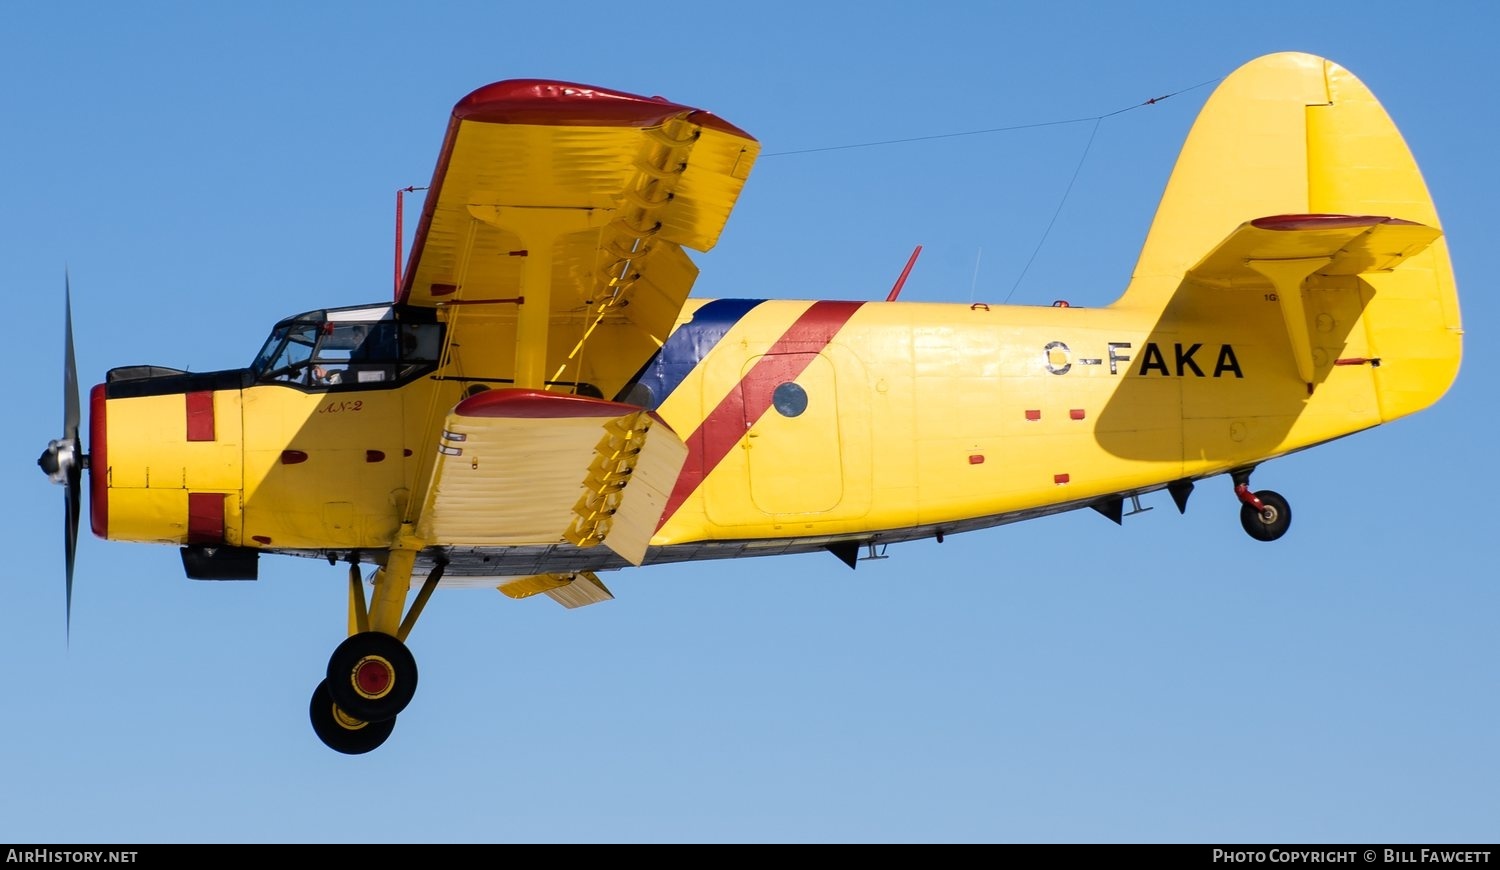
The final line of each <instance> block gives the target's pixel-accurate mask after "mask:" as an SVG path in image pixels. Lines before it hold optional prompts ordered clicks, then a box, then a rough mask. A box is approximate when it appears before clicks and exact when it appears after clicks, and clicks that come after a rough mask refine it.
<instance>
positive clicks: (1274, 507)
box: [1240, 486, 1292, 541]
mask: <svg viewBox="0 0 1500 870" xmlns="http://www.w3.org/2000/svg"><path fill="white" fill-rule="evenodd" d="M1247 495H1248V496H1249V498H1246V496H1247ZM1240 501H1241V502H1243V504H1241V505H1240V525H1242V526H1244V527H1245V531H1246V533H1248V534H1249V535H1250V537H1252V538H1254V539H1255V540H1257V541H1274V540H1276V539H1277V538H1279V537H1281V536H1282V535H1284V534H1286V530H1287V529H1288V528H1290V527H1291V525H1292V507H1291V505H1289V504H1287V500H1286V499H1285V498H1282V496H1281V494H1280V493H1278V492H1273V491H1272V490H1269V489H1263V490H1261V491H1260V492H1257V493H1254V494H1250V493H1249V487H1248V486H1246V487H1245V491H1244V492H1243V493H1241V494H1240Z"/></svg>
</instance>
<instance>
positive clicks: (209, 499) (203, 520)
mask: <svg viewBox="0 0 1500 870" xmlns="http://www.w3.org/2000/svg"><path fill="white" fill-rule="evenodd" d="M188 543H189V544H205V545H209V546H212V545H214V544H222V543H224V493H222V492H190V493H188Z"/></svg>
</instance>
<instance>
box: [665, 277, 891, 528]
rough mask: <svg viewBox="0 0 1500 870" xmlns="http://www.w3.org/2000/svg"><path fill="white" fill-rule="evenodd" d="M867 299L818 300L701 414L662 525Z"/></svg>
mask: <svg viewBox="0 0 1500 870" xmlns="http://www.w3.org/2000/svg"><path fill="white" fill-rule="evenodd" d="M861 305H864V303H863V302H814V303H813V304H812V305H811V306H810V307H809V308H808V309H807V310H806V311H804V312H802V316H801V317H798V318H797V320H796V321H795V322H794V323H793V324H792V325H791V326H790V327H788V328H787V331H786V332H784V333H782V335H781V337H780V338H778V339H777V340H776V343H775V344H773V345H771V347H770V348H768V349H767V350H766V352H765V354H764V355H763V356H761V358H760V359H758V360H756V362H755V365H754V366H752V367H751V369H750V371H748V372H746V373H745V376H744V377H743V378H741V379H740V382H739V383H738V384H736V385H735V386H734V388H733V389H731V390H730V391H729V394H728V395H726V396H725V397H724V398H723V399H721V400H720V401H719V404H718V406H717V407H715V408H714V409H713V411H711V412H709V414H708V416H706V417H704V418H703V422H702V423H700V424H699V425H698V429H697V431H695V432H693V434H692V435H689V436H688V437H687V439H686V440H685V443H686V444H687V448H688V457H687V461H686V462H684V463H683V465H682V473H681V474H679V475H678V476H677V484H676V486H674V487H672V494H671V496H669V497H668V498H667V504H666V507H665V508H663V509H662V512H661V521H660V522H658V523H657V524H656V527H657V528H658V529H660V528H661V527H662V526H664V525H666V524H667V520H670V519H671V518H672V515H673V514H675V513H677V509H678V508H680V507H682V503H683V502H685V501H687V498H688V496H690V495H692V494H693V492H694V491H695V490H696V489H697V488H698V487H699V485H700V484H702V483H703V480H704V479H705V478H707V477H708V475H709V474H710V473H711V472H712V471H713V470H714V469H715V468H717V467H718V466H719V463H720V462H722V461H723V460H724V457H725V456H728V455H729V451H730V450H733V449H734V445H736V444H738V443H739V441H740V438H742V437H744V435H745V430H746V429H748V428H749V427H750V426H752V425H754V424H755V422H756V421H757V420H759V419H760V417H761V415H762V414H764V413H765V412H766V411H767V409H769V408H770V407H771V394H772V392H773V391H774V390H775V389H776V387H777V386H778V385H780V384H783V383H785V382H787V381H792V380H796V378H797V376H798V375H800V374H802V372H803V371H804V370H805V369H806V368H807V367H808V366H809V365H811V364H812V361H813V358H814V357H815V356H817V354H818V352H819V351H821V350H822V349H823V348H825V347H827V346H828V343H829V342H830V341H833V337H834V336H835V335H837V334H838V331H839V330H840V329H843V328H844V324H845V323H848V322H849V318H850V317H853V316H854V312H856V311H858V310H859V308H860V306H861Z"/></svg>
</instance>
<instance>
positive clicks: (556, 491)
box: [39, 53, 1462, 755]
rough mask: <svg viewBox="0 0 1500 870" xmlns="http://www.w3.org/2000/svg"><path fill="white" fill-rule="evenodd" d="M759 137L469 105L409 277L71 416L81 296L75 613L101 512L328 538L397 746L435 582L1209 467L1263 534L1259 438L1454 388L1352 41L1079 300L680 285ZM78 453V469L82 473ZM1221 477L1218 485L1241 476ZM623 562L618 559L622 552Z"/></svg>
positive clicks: (1291, 71)
mask: <svg viewBox="0 0 1500 870" xmlns="http://www.w3.org/2000/svg"><path fill="white" fill-rule="evenodd" d="M759 150H760V144H759V143H758V141H757V140H756V139H755V138H754V137H752V136H751V135H750V134H749V133H747V132H745V131H744V130H742V129H740V128H739V127H737V126H735V125H733V124H731V123H729V122H728V121H726V120H724V119H723V118H721V117H719V116H718V115H716V114H713V113H710V112H707V111H703V110H699V109H696V108H693V107H690V106H685V105H680V104H676V103H673V102H669V101H667V100H666V99H663V98H660V97H645V96H639V95H635V94H629V93H622V92H618V91H613V90H608V89H605V88H599V87H591V86H585V85H581V84H574V83H567V82H560V81H547V80H536V79H522V80H509V81H501V82H497V83H494V84H490V85H486V86H484V87H481V88H479V89H478V90H475V91H473V92H472V93H470V94H469V95H467V96H465V97H464V98H463V99H461V100H460V101H459V102H458V103H457V105H456V106H455V107H454V109H453V112H452V116H451V120H450V121H449V124H448V127H447V130H446V134H445V136H444V138H443V140H442V146H441V149H440V151H439V155H438V160H437V165H436V169H435V171H434V173H433V175H432V180H431V184H430V186H429V190H428V193H427V194H426V197H425V200H424V205H423V208H422V211H421V216H420V219H419V222H418V225H417V227H416V229H415V233H414V239H413V242H412V244H411V248H410V253H409V256H407V257H406V258H405V260H404V263H403V262H402V260H401V257H400V255H399V254H398V259H397V278H398V281H397V289H396V292H395V294H394V298H391V299H389V300H388V301H380V302H373V303H371V304H368V305H362V306H357V307H342V308H326V309H317V310H312V311H307V312H304V313H301V314H296V315H293V316H291V317H287V318H286V319H284V320H282V321H281V322H280V323H277V324H276V325H275V326H274V328H273V329H272V330H271V333H270V336H269V338H267V339H266V342H265V344H264V345H263V346H262V347H261V348H260V350H259V352H258V353H256V354H255V356H254V358H253V360H252V361H251V362H250V364H249V365H248V366H247V367H244V368H234V369H226V370H223V371H212V372H187V371H180V370H175V369H170V368H163V367H158V366H149V365H139V366H123V367H118V368H114V369H111V370H110V371H109V372H108V373H107V375H106V376H105V378H104V382H103V383H100V384H98V385H96V386H94V387H92V389H91V390H89V392H88V397H87V404H86V410H87V414H88V421H87V427H86V430H87V437H86V438H85V437H84V436H85V432H84V426H83V424H82V420H81V418H82V411H83V410H84V409H83V407H82V406H81V405H80V400H79V396H78V388H77V379H76V374H75V371H74V357H73V343H72V342H73V339H72V312H71V300H70V299H69V300H67V301H66V317H67V328H66V343H67V344H66V355H65V365H64V369H65V370H64V391H65V395H64V415H63V417H64V419H63V435H62V437H60V438H59V439H56V440H54V441H52V443H51V444H50V445H49V446H48V447H47V449H46V451H45V452H44V453H43V455H42V457H41V459H40V461H39V462H40V465H41V466H42V467H43V469H44V470H45V471H46V472H47V473H48V475H49V476H50V477H51V478H52V479H53V480H55V481H56V482H58V483H61V484H63V485H64V487H65V504H66V514H65V517H66V532H67V534H66V571H67V595H68V606H69V610H70V612H71V600H72V588H73V573H74V552H75V547H76V542H77V534H78V524H79V521H80V516H81V504H82V502H83V495H84V491H85V490H86V491H87V494H88V501H89V505H88V516H89V524H90V528H91V529H92V531H93V533H94V534H95V535H97V536H98V537H101V538H106V539H109V540H117V541H138V542H148V543H158V544H169V545H173V546H176V547H178V548H179V549H180V552H181V557H182V564H183V568H184V570H185V572H186V574H187V576H188V577H189V578H193V579H202V580H253V579H255V578H256V577H257V576H258V560H259V558H260V557H261V556H263V555H271V554H281V555H292V556H301V557H308V558H316V559H323V560H326V561H328V562H329V563H330V564H331V565H335V566H337V565H338V564H339V563H345V564H346V565H347V583H348V591H349V598H348V601H349V614H348V634H347V637H346V638H344V639H343V640H342V642H339V643H337V644H336V647H335V649H334V650H333V652H332V654H331V656H330V657H329V660H328V665H327V670H326V674H325V675H324V678H323V679H322V680H321V682H319V683H318V685H317V686H316V687H315V688H314V690H313V692H312V695H311V700H310V703H309V713H310V718H311V720H312V725H313V730H314V731H315V733H316V734H317V736H318V737H319V738H320V739H321V740H322V741H323V742H324V743H325V744H326V745H327V746H328V747H330V748H331V749H333V750H336V751H338V752H342V753H346V754H351V755H357V754H361V753H366V752H369V751H371V750H373V749H375V748H376V747H378V746H380V745H381V744H382V743H384V742H385V741H386V739H387V738H388V737H389V736H390V734H391V733H392V730H393V728H394V727H395V723H396V720H397V717H398V715H399V714H400V713H401V712H402V711H403V709H405V708H406V706H407V705H408V703H409V702H410V701H411V700H412V698H413V696H414V694H415V691H416V688H417V680H418V669H417V664H416V660H415V657H414V656H413V654H412V652H411V650H410V648H409V646H408V644H407V639H408V635H409V633H410V632H411V630H412V628H413V626H414V624H415V623H416V621H417V619H418V617H419V616H420V614H421V613H422V610H423V608H424V607H425V606H426V605H427V603H428V601H429V598H430V596H431V595H432V593H433V592H434V591H435V590H438V589H443V588H449V587H467V586H476V585H483V586H488V587H495V588H498V590H499V591H500V592H502V593H504V595H506V596H508V597H510V598H512V599H526V598H531V597H538V598H546V599H551V600H552V601H554V602H556V603H558V604H561V605H562V606H564V607H568V608H576V607H582V606H587V605H591V604H596V603H599V602H603V601H607V600H609V599H611V598H612V597H613V593H612V592H611V590H610V588H609V586H607V585H606V583H605V582H604V579H603V578H605V577H609V576H610V575H612V574H614V573H616V572H620V571H626V570H630V569H635V568H640V567H643V566H649V565H654V564H661V563H668V562H684V561H698V560H713V559H732V558H740V557H751V556H772V555H777V554H788V553H806V552H812V551H828V552H830V553H832V554H833V555H835V556H837V557H838V558H839V559H840V560H842V561H843V562H845V563H846V564H848V565H849V566H850V567H853V566H854V565H855V564H856V561H857V559H858V556H859V554H860V553H861V552H863V551H864V549H865V548H873V547H876V546H879V547H882V548H883V547H885V546H887V545H889V544H894V543H899V542H903V541H912V540H917V539H924V538H936V539H938V540H941V539H942V538H943V536H945V535H953V534H957V533H961V532H966V531H971V530H976V529H983V528H987V527H993V526H997V525H1000V524H1004V523H1011V522H1016V521H1020V520H1026V519H1030V518H1034V517H1040V516H1044V515H1049V514H1056V513H1058V512H1062V511H1071V510H1077V509H1081V508H1091V509H1093V510H1096V511H1098V512H1099V513H1101V514H1103V515H1104V516H1105V517H1107V518H1108V519H1110V520H1113V521H1114V522H1116V523H1119V522H1120V521H1121V517H1122V514H1123V513H1124V511H1125V506H1126V504H1127V503H1130V504H1132V505H1137V504H1139V502H1138V501H1137V499H1139V497H1140V496H1141V495H1143V494H1147V493H1153V492H1157V491H1160V490H1167V491H1168V492H1169V493H1170V495H1171V497H1172V499H1173V500H1174V502H1175V504H1176V506H1177V508H1178V510H1179V511H1185V510H1186V507H1187V502H1188V497H1189V494H1190V493H1191V492H1192V491H1193V489H1194V487H1195V485H1196V484H1197V483H1198V482H1199V481H1202V480H1205V479H1208V478H1216V477H1224V478H1227V482H1228V486H1227V487H1226V488H1225V490H1224V495H1225V500H1226V501H1227V502H1228V503H1229V504H1231V505H1233V506H1235V507H1237V509H1238V513H1239V517H1240V521H1241V524H1242V526H1243V528H1244V530H1245V531H1246V532H1248V533H1249V534H1250V535H1251V536H1252V537H1253V538H1255V539H1257V540H1260V541H1274V540H1276V539H1278V538H1280V537H1281V536H1282V535H1283V534H1285V533H1286V532H1287V529H1288V528H1289V526H1290V523H1291V517H1292V514H1291V509H1290V507H1289V504H1288V502H1287V500H1286V499H1285V498H1284V497H1283V496H1281V495H1279V494H1278V493H1276V492H1275V491H1272V490H1269V489H1260V490H1256V489H1254V488H1252V486H1251V483H1250V480H1251V476H1252V474H1253V473H1254V472H1255V470H1256V469H1257V468H1258V467H1259V466H1260V465H1261V464H1262V463H1264V462H1267V461H1269V460H1272V459H1275V458H1277V457H1279V456H1283V455H1285V454H1288V453H1291V452H1293V451H1299V450H1303V449H1306V448H1309V447H1312V446H1314V445H1318V444H1322V443H1325V442H1328V441H1332V440H1334V439H1337V438H1341V437H1344V436H1347V435H1350V434H1351V433H1356V432H1359V431H1361V430H1364V429H1368V428H1371V427H1374V426H1378V425H1380V424H1382V423H1386V422H1389V421H1391V420H1395V419H1397V418H1400V417H1403V416H1405V415H1408V414H1412V413H1414V412H1417V411H1419V410H1421V409H1423V408H1426V407H1428V406H1430V405H1431V404H1433V403H1434V402H1436V401H1437V400H1438V399H1439V398H1440V397H1441V396H1442V395H1443V394H1444V393H1445V392H1446V391H1447V389H1448V388H1449V386H1450V385H1451V384H1452V382H1453V380H1454V378H1455V377H1456V375H1457V372H1458V368H1459V361H1460V356H1461V343H1462V330H1461V327H1460V318H1459V306H1458V298H1457V290H1456V285H1455V281H1454V276H1453V274H1452V268H1451V264H1450V260H1449V255H1448V251H1447V248H1446V244H1445V240H1444V238H1443V234H1442V230H1441V225H1440V223H1439V221H1438V216H1437V213H1436V210H1435V207H1434V205H1433V202H1432V200H1431V197H1430V195H1429V193H1428V191H1427V189H1426V186H1425V184H1424V182H1423V180H1422V177H1421V174H1420V172H1419V170H1418V167H1417V165H1416V163H1415V161H1414V159H1413V157H1412V154H1411V152H1410V150H1409V149H1408V147H1407V145H1406V144H1405V142H1404V141H1403V139H1402V137H1401V135H1400V133H1399V132H1398V130H1397V128H1396V126H1395V125H1394V124H1393V123H1392V121H1391V120H1390V118H1389V117H1388V115H1387V113H1386V112H1385V110H1384V109H1383V108H1382V107H1381V105H1380V103H1379V102H1378V101H1377V100H1376V98H1375V97H1374V96H1373V95H1372V94H1371V92H1370V91H1369V90H1368V89H1367V88H1366V87H1365V86H1364V85H1363V84H1362V83H1361V82H1360V81H1359V80H1358V79H1357V78H1356V77H1355V76H1354V75H1352V74H1351V73H1350V72H1349V71H1347V70H1345V69H1344V68H1342V67H1341V66H1339V65H1337V64H1335V63H1333V62H1331V61H1329V60H1326V59H1324V58H1320V57H1315V56H1312V55H1308V54H1302V53H1278V54H1271V55H1267V56H1264V57H1261V58H1259V59H1256V60H1253V61H1251V62H1249V63H1247V64H1245V65H1244V66H1242V67H1240V68H1239V69H1238V70H1236V71H1234V72H1233V73H1232V74H1231V75H1229V76H1227V77H1226V78H1225V79H1224V80H1223V81H1222V82H1221V83H1220V84H1219V85H1218V87H1217V88H1216V89H1215V91H1214V93H1213V94H1212V96H1211V97H1210V98H1209V99H1208V100H1207V101H1206V103H1205V105H1204V107H1203V109H1202V110H1201V113H1200V114H1199V116H1198V118H1197V119H1196V121H1195V122H1194V124H1193V126H1192V129H1191V131H1190V133H1189V135H1188V137H1187V141H1186V143H1185V145H1184V146H1183V149H1182V151H1181V153H1180V155H1179V157H1178V160H1177V163H1176V165H1175V167H1174V169H1173V172H1172V175H1171V177H1170V179H1169V181H1168V184H1167V186H1166V190H1165V192H1164V194H1163V196H1162V199H1161V201H1160V203H1159V206H1158V209H1157V212H1156V214H1155V218H1154V220H1153V222H1152V224H1151V226H1150V228H1149V231H1148V233H1147V235H1146V238H1145V240H1144V244H1143V246H1142V249H1141V252H1140V256H1139V260H1138V262H1137V264H1136V266H1135V269H1134V272H1133V273H1132V277H1131V279H1130V281H1129V283H1128V285H1127V287H1126V288H1125V289H1124V290H1123V293H1122V295H1120V296H1119V298H1118V299H1117V300H1116V301H1114V302H1113V303H1111V304H1109V305H1107V306H1103V307H1097V308H1088V307H1069V306H1061V305H1047V306H1043V305H987V304H957V303H955V304H938V303H925V302H910V301H902V300H900V299H899V298H895V297H896V293H895V292H892V293H891V294H890V296H889V297H887V299H886V300H885V301H875V300H873V299H872V300H870V301H859V300H836V299H818V300H809V301H791V300H782V299H758V298H717V299H702V298H698V297H694V296H693V295H692V289H693V284H694V281H695V279H696V277H697V274H698V269H697V266H696V265H695V264H694V262H693V260H692V259H691V257H690V256H689V255H688V253H687V251H689V250H692V251H698V252H703V251H708V250H709V249H710V248H712V247H713V246H714V245H715V244H716V243H717V242H718V240H719V237H720V234H721V231H722V230H723V229H724V227H725V223H726V221H727V220H728V218H729V215H730V213H731V210H732V208H733V206H734V204H735V202H736V199H737V198H738V196H739V194H740V192H741V190H742V187H743V185H744V184H745V182H746V180H747V179H748V178H749V176H750V172H751V167H752V166H753V165H754V163H755V161H756V157H757V155H758V153H759ZM85 471H86V472H87V486H86V487H85V486H84V482H83V479H84V472H85ZM1231 499H1232V501H1230V500H1231ZM611 582H614V581H613V580H611Z"/></svg>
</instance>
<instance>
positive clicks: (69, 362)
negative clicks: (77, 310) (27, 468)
mask: <svg viewBox="0 0 1500 870" xmlns="http://www.w3.org/2000/svg"><path fill="white" fill-rule="evenodd" d="M63 318H64V326H65V328H66V330H67V331H66V332H65V333H64V335H63V352H64V354H65V356H64V358H63V437H64V438H71V439H73V440H74V441H77V439H78V368H77V366H76V365H75V364H74V362H73V287H72V281H71V279H69V277H68V275H67V273H66V272H64V273H63Z"/></svg>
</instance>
